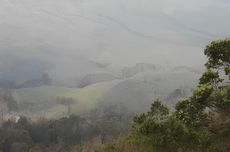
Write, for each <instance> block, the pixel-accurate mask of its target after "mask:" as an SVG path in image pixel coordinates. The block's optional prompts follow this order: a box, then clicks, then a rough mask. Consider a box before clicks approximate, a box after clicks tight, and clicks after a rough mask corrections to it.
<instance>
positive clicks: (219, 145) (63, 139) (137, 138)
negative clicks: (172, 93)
mask: <svg viewBox="0 0 230 152" xmlns="http://www.w3.org/2000/svg"><path fill="white" fill-rule="evenodd" d="M204 53H205V55H207V57H208V61H207V63H206V64H205V66H206V67H207V70H206V71H204V73H203V75H202V76H201V78H200V81H199V86H198V88H197V89H195V90H194V91H193V95H192V96H191V97H190V98H183V99H181V100H179V101H178V102H177V103H176V104H175V105H174V107H175V111H174V112H171V113H170V111H169V108H168V107H167V106H166V105H164V104H162V102H161V100H160V99H159V98H158V99H157V100H156V101H154V102H153V103H152V105H151V107H150V111H148V112H147V113H139V114H135V115H134V117H133V121H132V123H130V124H129V126H130V127H131V131H129V128H128V126H126V125H124V124H125V123H128V122H130V117H131V116H132V114H130V113H128V112H127V110H126V109H125V108H124V107H123V106H122V105H116V106H114V105H110V106H107V107H106V108H105V109H103V110H102V111H101V110H98V109H94V110H92V111H91V114H89V115H88V116H86V118H82V117H80V116H74V115H70V116H69V117H68V118H67V117H64V118H60V119H57V120H44V119H40V120H39V121H37V122H32V121H30V120H28V119H26V118H23V117H21V118H20V119H19V120H18V121H17V122H13V121H11V120H9V121H6V122H5V123H4V124H3V125H2V126H1V128H0V150H1V151H4V152H8V151H9V152H11V151H12V152H19V151H25V152H26V151H37V152H38V151H76V152H78V151H79V152H80V151H81V152H83V151H93V150H94V149H96V150H95V152H165V151H171V152H174V151H175V152H183V151H186V152H188V151H191V152H192V151H196V152H203V151H215V152H216V151H221V152H228V151H230V121H229V120H230V119H229V117H230V110H229V109H230V86H229V85H226V84H223V81H224V80H223V79H221V78H220V77H219V72H218V71H220V70H222V69H223V70H224V71H225V74H226V75H228V76H229V75H230V39H229V38H226V39H224V40H217V41H213V42H211V43H210V44H209V45H207V46H206V48H205V52H204ZM229 80H230V76H229ZM9 97H10V96H9ZM63 99H64V98H63ZM60 103H62V102H60ZM11 104H12V105H11V106H10V107H11V108H14V104H15V103H14V102H13V100H12V102H11ZM3 106H5V105H3ZM8 106H9V105H8ZM2 112H3V110H2ZM119 134H120V135H119ZM96 141H97V142H96ZM95 143H96V146H94V147H93V146H92V145H94V144H95ZM89 147H90V148H91V149H90V148H89Z"/></svg>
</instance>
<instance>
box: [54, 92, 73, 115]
mask: <svg viewBox="0 0 230 152" xmlns="http://www.w3.org/2000/svg"><path fill="white" fill-rule="evenodd" d="M57 102H58V103H59V104H60V105H63V106H65V107H66V109H67V114H68V115H69V114H70V112H71V106H72V105H73V104H76V103H77V100H76V99H73V98H71V97H70V98H68V97H65V96H63V97H57Z"/></svg>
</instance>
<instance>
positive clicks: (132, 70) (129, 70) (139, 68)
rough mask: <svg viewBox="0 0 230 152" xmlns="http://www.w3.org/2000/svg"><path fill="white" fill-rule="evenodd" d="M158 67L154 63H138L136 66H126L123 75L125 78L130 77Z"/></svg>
mask: <svg viewBox="0 0 230 152" xmlns="http://www.w3.org/2000/svg"><path fill="white" fill-rule="evenodd" d="M156 70H157V68H156V66H155V65H154V64H146V63H138V64H136V66H135V67H124V68H123V69H122V76H123V77H125V78H130V77H132V76H133V75H135V74H138V73H141V72H146V71H156Z"/></svg>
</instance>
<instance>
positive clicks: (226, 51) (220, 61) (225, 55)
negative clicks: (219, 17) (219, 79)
mask: <svg viewBox="0 0 230 152" xmlns="http://www.w3.org/2000/svg"><path fill="white" fill-rule="evenodd" d="M204 54H205V55H206V56H207V57H208V61H207V62H206V64H205V66H206V67H207V69H224V70H225V74H226V75H228V74H229V73H230V38H226V39H224V40H216V41H212V42H211V43H210V44H208V45H207V46H206V48H205V49H204Z"/></svg>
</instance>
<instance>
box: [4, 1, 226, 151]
mask: <svg viewBox="0 0 230 152" xmlns="http://www.w3.org/2000/svg"><path fill="white" fill-rule="evenodd" d="M229 8H230V2H229V1H226V0H218V1H217V0H203V1H198V0H188V1H184V0H173V1H171V0H1V1H0V18H1V20H0V113H1V114H0V126H1V125H2V124H4V122H6V121H7V120H8V119H13V120H15V122H17V121H18V120H20V117H21V118H22V117H24V116H25V117H27V118H30V121H31V122H35V121H37V122H40V118H44V119H46V120H51V119H59V118H62V117H68V119H72V118H73V119H78V117H75V116H76V115H82V116H84V117H86V118H87V123H89V122H90V123H92V122H93V123H92V124H93V125H94V124H97V123H98V122H100V123H101V122H102V121H105V120H106V123H107V124H108V123H109V122H112V119H113V117H112V116H111V115H113V114H114V115H115V116H116V118H117V119H118V120H119V121H120V123H121V124H122V125H124V124H126V123H129V122H130V121H132V118H131V117H133V116H134V113H135V112H146V111H148V110H149V109H150V105H151V103H152V102H153V101H155V100H158V99H161V100H162V102H163V103H165V104H167V106H168V107H169V108H170V110H171V111H173V110H174V105H175V104H176V103H177V102H178V100H179V99H181V98H187V97H189V96H191V95H192V94H193V91H194V89H197V88H198V86H199V78H200V77H201V75H202V73H203V71H204V70H205V66H204V64H205V63H206V62H207V57H206V56H205V55H204V48H205V47H206V45H208V44H209V43H210V42H211V41H213V40H218V39H224V38H226V37H229V35H230V30H229V27H230V20H229V16H230V9H229ZM217 71H218V70H217ZM220 73H221V76H223V77H225V78H226V76H224V74H223V73H224V72H223V71H221V70H220ZM221 84H222V85H225V84H226V81H223V82H221ZM6 102H7V104H5V103H6ZM111 109H112V110H111ZM171 111H170V112H171ZM70 115H75V116H73V117H70ZM93 116H94V117H93ZM97 116H98V118H96V117H97ZM115 116H114V117H115ZM66 119H67V118H66ZM107 119H108V122H107ZM110 119H111V121H110ZM38 120H39V121H38ZM63 120H64V119H63ZM82 120H83V119H82ZM113 120H114V121H115V119H113ZM79 121H80V117H79ZM91 121H92V122H91ZM94 121H95V122H94ZM121 124H120V125H121ZM99 126H100V124H99ZM0 129H1V128H0ZM100 129H101V128H100ZM123 129H124V130H125V129H127V128H125V127H124V128H123ZM70 130H71V129H70ZM124 130H123V131H124ZM127 130H128V129H127ZM127 130H126V131H124V132H126V133H128V131H127ZM0 131H1V130H0ZM0 133H1V132H0ZM89 134H90V133H89ZM117 135H118V134H117ZM31 137H32V136H31ZM100 137H101V140H102V138H103V137H102V132H101V134H100ZM92 138H93V139H95V140H96V138H98V135H97V137H96V135H95V137H92ZM110 138H111V139H115V135H114V136H112V135H111V136H109V137H108V139H107V138H106V137H105V139H103V142H104V140H105V141H106V142H108V141H110V140H111V139H110ZM116 138H117V136H116ZM63 139H64V137H63ZM98 139H99V138H98ZM55 140H56V138H55ZM87 140H88V137H87ZM52 142H53V141H52ZM34 143H36V142H35V141H34ZM57 143H59V141H58V142H57ZM77 143H78V144H80V140H79V141H77ZM75 144H76V143H75ZM1 150H2V149H1V138H0V151H1ZM86 151H87V150H86Z"/></svg>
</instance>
